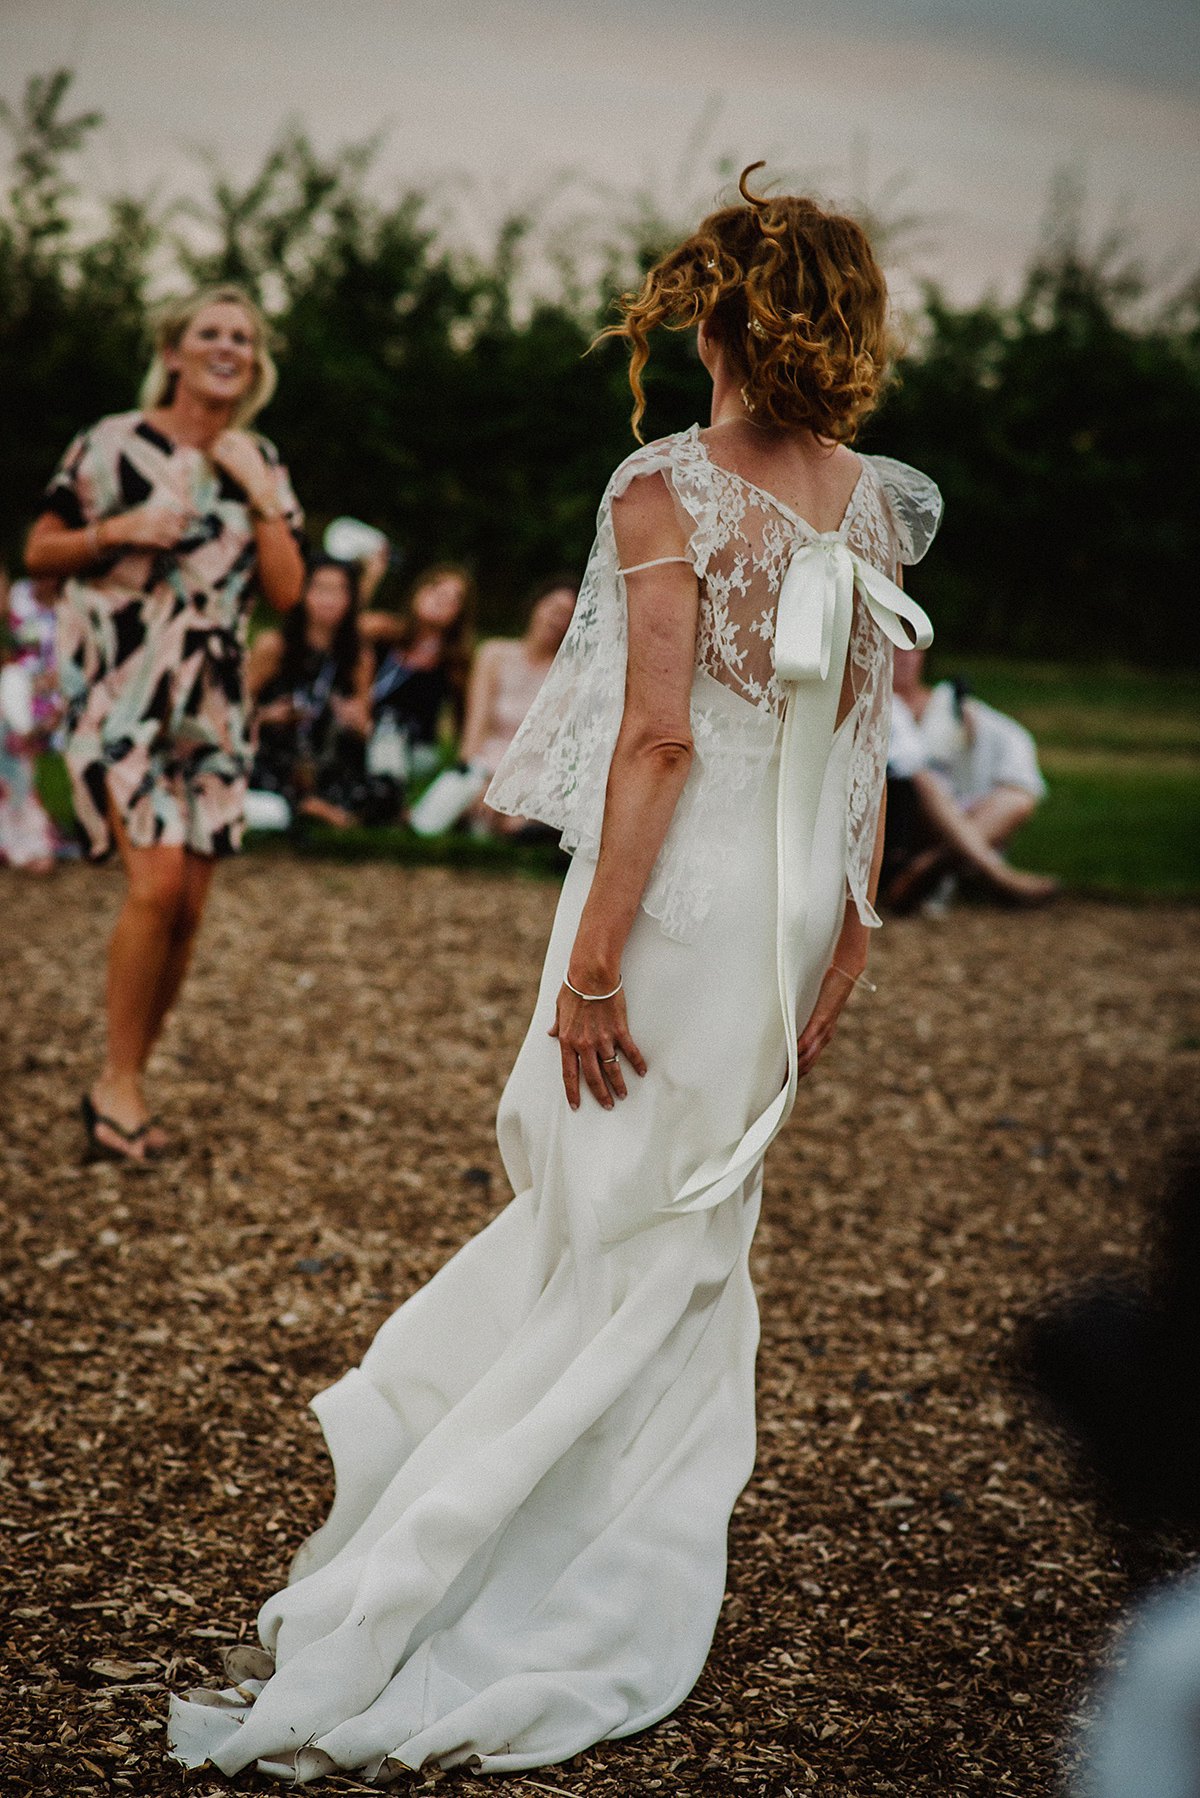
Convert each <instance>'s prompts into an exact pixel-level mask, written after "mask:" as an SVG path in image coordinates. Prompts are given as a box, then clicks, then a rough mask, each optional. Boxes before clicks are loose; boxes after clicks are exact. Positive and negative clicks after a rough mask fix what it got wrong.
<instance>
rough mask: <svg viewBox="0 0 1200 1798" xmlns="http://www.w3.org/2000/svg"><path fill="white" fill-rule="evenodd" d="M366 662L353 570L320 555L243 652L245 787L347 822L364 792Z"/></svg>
mask: <svg viewBox="0 0 1200 1798" xmlns="http://www.w3.org/2000/svg"><path fill="white" fill-rule="evenodd" d="M371 660H372V658H371V654H370V651H369V650H368V648H367V647H366V645H365V644H363V643H361V642H360V640H359V633H358V618H357V596H356V592H355V576H354V570H353V568H351V567H350V566H349V565H348V564H347V563H345V562H335V561H334V560H333V559H332V558H331V557H329V556H321V557H319V558H318V559H317V560H316V561H315V562H314V564H313V566H312V568H311V570H310V571H309V575H308V579H307V582H306V584H305V589H304V597H303V599H302V600H301V602H300V604H299V605H298V606H295V607H293V609H292V610H291V611H290V612H288V613H287V614H286V616H285V618H284V621H283V623H282V625H281V626H280V627H279V628H278V629H276V630H267V631H263V632H262V633H261V635H259V636H258V637H256V638H255V640H254V643H253V645H252V647H251V649H250V654H249V657H248V658H247V663H246V687H247V691H248V692H249V694H250V697H251V699H252V700H253V701H254V702H255V712H254V727H255V735H256V739H257V749H256V753H255V759H254V771H253V773H252V775H251V778H250V784H251V786H252V787H253V788H255V789H257V790H259V791H266V792H274V793H280V794H282V795H283V797H284V798H285V799H286V800H287V802H288V804H289V805H290V806H291V808H292V811H293V813H300V814H301V815H303V816H306V817H311V818H319V819H321V820H322V821H323V822H325V823H328V824H335V825H338V826H340V827H342V828H344V827H345V826H346V825H348V824H352V823H354V822H355V820H356V818H357V816H358V815H359V813H360V811H361V810H362V807H363V804H364V801H365V793H366V775H365V770H364V759H363V752H364V747H365V744H366V740H367V735H368V732H369V729H370V720H371V702H370V687H371Z"/></svg>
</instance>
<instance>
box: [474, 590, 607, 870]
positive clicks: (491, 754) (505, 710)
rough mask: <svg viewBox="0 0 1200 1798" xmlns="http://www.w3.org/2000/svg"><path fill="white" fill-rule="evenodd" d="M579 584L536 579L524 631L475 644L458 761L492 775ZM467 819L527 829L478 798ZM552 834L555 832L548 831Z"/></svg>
mask: <svg viewBox="0 0 1200 1798" xmlns="http://www.w3.org/2000/svg"><path fill="white" fill-rule="evenodd" d="M578 596H579V582H578V581H577V580H575V579H574V577H573V576H572V575H569V574H556V575H552V576H551V577H550V578H549V579H548V580H544V581H540V582H539V583H538V585H537V586H536V587H535V588H534V590H533V592H532V593H531V594H530V596H529V599H528V600H527V602H526V606H527V617H528V622H527V624H526V626H525V633H524V635H523V636H522V637H520V638H519V639H517V640H516V641H514V640H513V639H512V638H511V637H493V638H491V640H490V641H489V642H487V643H483V644H481V645H480V648H479V652H478V654H477V655H476V657H475V663H474V666H473V667H472V669H471V682H470V685H469V687H468V688H467V721H466V724H465V725H464V726H463V734H462V744H461V747H460V749H459V756H460V759H461V760H462V761H464V762H467V763H469V765H470V766H471V767H472V768H480V769H486V771H487V773H488V775H489V776H490V775H493V774H494V773H495V772H496V769H497V768H498V767H499V766H500V758H501V756H502V755H503V754H504V752H505V750H506V749H507V748H508V746H509V744H510V743H511V742H512V740H513V738H514V737H515V736H516V734H517V729H518V727H519V726H520V724H521V723H522V722H523V720H524V717H525V714H526V712H527V711H528V710H529V708H530V706H531V705H532V704H533V702H534V700H535V699H536V698H537V695H538V691H539V689H540V688H541V685H542V682H543V681H544V680H545V678H546V676H547V674H548V673H549V672H550V664H551V662H553V660H554V658H555V656H556V655H557V654H558V648H559V644H560V643H561V642H562V640H563V638H564V637H565V636H566V634H567V628H568V626H569V625H570V622H571V615H572V613H573V612H574V610H575V601H576V599H577V598H578ZM471 820H472V823H473V824H474V825H475V826H476V828H477V829H478V830H480V831H483V832H489V833H495V834H500V835H505V836H513V835H516V834H517V833H518V832H522V831H525V830H527V828H528V826H527V821H526V819H524V818H510V817H506V816H505V815H504V814H503V813H502V812H494V811H493V810H492V809H491V807H490V806H488V805H485V804H484V801H483V800H482V799H479V800H477V801H476V802H475V805H474V806H473V807H472V808H471ZM552 834H556V833H552Z"/></svg>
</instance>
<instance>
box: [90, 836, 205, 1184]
mask: <svg viewBox="0 0 1200 1798" xmlns="http://www.w3.org/2000/svg"><path fill="white" fill-rule="evenodd" d="M109 822H110V826H111V828H112V831H113V834H114V837H115V840H116V843H117V847H118V849H119V850H120V853H121V859H122V861H123V862H124V864H125V872H126V876H127V878H128V882H129V886H128V890H127V892H126V894H125V901H124V904H123V905H122V907H121V910H120V913H119V914H118V917H117V922H116V926H115V928H114V930H113V934H112V940H111V942H110V944H109V950H108V974H107V980H106V983H105V1010H106V1014H107V1020H108V1042H107V1051H106V1054H105V1060H104V1067H103V1069H102V1070H101V1073H100V1078H99V1079H98V1080H97V1082H96V1084H95V1086H94V1087H93V1088H92V1093H91V1097H92V1102H93V1104H94V1105H95V1107H96V1110H97V1111H99V1112H101V1113H103V1114H104V1115H105V1116H106V1117H110V1118H112V1119H113V1120H114V1122H115V1123H117V1124H120V1126H121V1127H122V1129H124V1130H139V1129H140V1128H141V1127H142V1125H143V1124H144V1123H145V1122H146V1120H147V1116H148V1113H147V1107H146V1100H145V1095H144V1093H143V1091H142V1074H143V1071H144V1069H145V1066H146V1062H147V1060H148V1058H149V1055H150V1050H151V1048H152V1047H153V1045H154V1042H155V1039H156V1038H157V1036H158V1033H159V1031H160V1030H161V1029H162V1025H163V1020H164V1018H165V1017H166V1015H167V1012H168V1011H169V1009H170V1007H171V1004H172V1003H173V1002H174V999H175V997H176V995H177V994H178V991H179V988H180V986H181V984H182V982H183V977H184V974H185V973H186V971H187V964H188V960H189V958H190V955H191V948H192V943H193V941H194V938H195V934H196V929H197V927H198V925H199V922H200V917H201V915H202V913H203V909H204V900H205V898H206V896H207V893H208V886H209V882H210V880H211V878H212V862H211V858H209V857H207V856H194V855H191V854H189V852H188V851H187V850H185V849H183V848H181V847H174V846H163V845H159V846H157V847H155V848H151V849H138V848H135V847H134V846H133V844H132V843H130V841H129V836H128V833H127V832H126V830H125V826H124V824H123V822H122V820H121V818H120V816H119V814H118V813H117V811H116V808H115V807H110V815H109ZM96 1134H97V1137H98V1138H99V1140H100V1141H101V1142H103V1143H104V1144H106V1145H107V1146H108V1147H109V1148H114V1149H118V1150H121V1151H122V1152H124V1153H127V1154H128V1153H132V1154H133V1156H134V1158H135V1159H139V1160H140V1159H141V1158H142V1156H143V1154H144V1151H145V1148H146V1143H145V1141H144V1140H142V1141H139V1142H138V1143H136V1144H134V1145H130V1144H129V1143H127V1142H124V1141H123V1140H122V1139H121V1138H120V1137H119V1136H118V1135H117V1133H116V1132H115V1131H113V1130H109V1129H107V1128H106V1127H105V1125H103V1124H100V1125H98V1126H97V1131H96Z"/></svg>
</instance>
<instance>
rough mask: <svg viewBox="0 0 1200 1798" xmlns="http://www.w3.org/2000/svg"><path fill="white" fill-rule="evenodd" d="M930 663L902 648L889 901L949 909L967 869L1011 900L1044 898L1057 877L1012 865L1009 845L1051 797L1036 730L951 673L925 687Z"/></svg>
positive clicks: (896, 681)
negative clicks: (965, 690)
mask: <svg viewBox="0 0 1200 1798" xmlns="http://www.w3.org/2000/svg"><path fill="white" fill-rule="evenodd" d="M924 663H925V652H924V650H921V649H897V650H896V653H895V661H894V667H893V674H892V695H893V698H892V738H891V746H890V748H889V750H888V806H887V825H886V832H885V847H884V860H883V875H882V882H881V894H882V900H883V903H884V904H885V905H886V906H887V907H888V908H889V909H890V910H892V911H898V912H903V911H911V910H912V909H913V908H914V907H916V906H917V905H919V904H920V903H921V902H922V901H926V900H930V901H932V903H933V904H934V905H935V906H936V907H937V908H938V909H941V908H942V907H943V906H944V905H945V904H946V903H948V901H949V899H950V897H951V896H952V894H953V891H954V885H955V880H956V876H957V874H958V873H959V872H960V871H964V872H970V873H971V874H974V875H977V876H979V877H981V878H982V879H983V880H984V881H985V882H986V884H987V885H988V887H989V888H990V889H991V890H992V891H993V892H994V893H996V894H997V895H998V896H1000V897H1002V898H1004V899H1007V900H1009V901H1010V902H1013V903H1016V904H1019V905H1041V904H1044V903H1045V902H1046V901H1047V900H1048V899H1052V898H1053V897H1054V895H1055V894H1056V893H1057V892H1058V890H1059V883H1058V881H1057V880H1055V879H1053V877H1052V876H1050V875H1047V874H1029V873H1026V872H1024V871H1023V870H1022V869H1020V868H1013V867H1010V865H1009V863H1008V862H1007V861H1006V860H1005V859H1004V854H1003V851H1004V848H1005V846H1006V844H1007V843H1008V841H1009V839H1010V838H1011V837H1012V836H1013V835H1014V833H1015V832H1016V831H1017V830H1018V829H1019V828H1020V826H1021V825H1022V824H1024V823H1025V821H1026V819H1027V818H1030V817H1032V815H1033V812H1034V810H1035V808H1036V807H1037V805H1038V803H1039V801H1040V800H1041V799H1043V798H1044V797H1045V793H1046V783H1045V781H1044V780H1043V779H1042V774H1041V770H1040V768H1039V767H1038V762H1037V748H1036V745H1035V744H1034V741H1033V738H1032V737H1031V736H1030V734H1029V732H1028V731H1027V730H1026V729H1025V727H1024V725H1022V724H1018V723H1017V721H1016V719H1015V718H1008V717H1006V716H1005V714H1004V713H1003V712H998V711H996V709H995V708H994V707H993V706H990V705H985V704H984V703H983V701H982V700H978V699H967V698H964V697H963V695H962V693H961V691H960V689H959V688H958V687H957V686H956V684H955V683H954V682H953V681H940V682H939V683H938V685H937V686H936V687H928V686H926V685H925V683H924V681H923V679H922V675H923V673H924Z"/></svg>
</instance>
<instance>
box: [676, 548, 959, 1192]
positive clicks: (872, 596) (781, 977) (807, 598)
mask: <svg viewBox="0 0 1200 1798" xmlns="http://www.w3.org/2000/svg"><path fill="white" fill-rule="evenodd" d="M856 587H857V588H858V589H859V591H860V592H861V594H862V596H863V601H864V603H865V605H866V607H867V610H868V611H869V612H870V614H871V617H872V618H873V619H874V620H875V623H876V624H877V625H878V626H879V628H880V630H882V631H883V633H884V635H885V636H887V637H888V638H890V639H891V641H892V642H893V643H896V644H898V645H899V646H900V647H901V648H904V649H912V648H915V649H927V648H928V647H929V645H930V643H932V641H933V626H932V625H931V624H930V622H929V619H928V618H927V617H926V615H925V613H924V612H923V611H922V610H921V608H920V606H919V605H917V604H916V602H915V601H914V600H911V599H910V598H909V597H908V595H907V594H906V593H905V592H904V590H903V589H902V588H900V587H898V586H897V585H896V583H895V581H890V580H889V579H888V578H887V576H886V575H885V574H880V572H879V570H878V569H877V568H872V567H871V565H870V563H869V562H864V561H863V559H862V558H861V556H857V555H855V553H854V551H853V550H852V549H850V548H849V547H848V546H847V545H846V544H845V543H844V542H843V541H842V539H841V538H840V537H837V536H834V535H832V534H830V535H828V536H823V537H817V538H815V539H813V540H811V541H809V542H808V543H805V544H804V545H802V546H801V548H800V549H798V550H797V551H796V553H795V555H794V556H793V557H792V560H791V562H790V563H789V564H788V569H787V572H786V574H785V575H784V578H783V585H782V587H781V588H780V594H779V607H778V611H777V614H776V620H775V669H776V674H777V676H778V678H779V679H780V680H782V681H784V682H786V683H787V684H788V687H789V692H788V702H787V711H786V713H785V715H784V722H783V741H782V743H781V745H780V757H779V801H778V807H777V811H776V843H777V858H778V882H779V898H778V909H777V914H776V915H777V941H776V972H777V977H778V981H779V1003H780V1008H781V1010H782V1013H783V1028H784V1037H785V1041H786V1044H787V1069H788V1071H787V1081H786V1083H785V1085H784V1087H783V1089H782V1091H781V1092H779V1093H778V1094H777V1095H776V1097H775V1098H774V1099H773V1100H772V1101H771V1103H770V1104H769V1105H768V1106H767V1108H766V1110H765V1111H763V1112H761V1113H760V1114H759V1116H758V1117H756V1118H755V1120H754V1122H753V1123H752V1124H751V1125H750V1128H749V1129H748V1130H747V1131H746V1133H745V1135H744V1136H743V1137H742V1139H741V1141H740V1142H739V1143H737V1144H735V1145H733V1146H732V1147H730V1148H728V1149H725V1150H722V1151H721V1152H720V1153H719V1154H717V1155H710V1156H709V1157H708V1159H707V1160H706V1161H705V1162H704V1163H703V1164H702V1165H701V1166H700V1167H698V1168H697V1169H696V1171H695V1172H694V1173H693V1174H692V1176H691V1178H690V1179H689V1180H688V1181H686V1183H685V1184H684V1185H683V1187H682V1188H681V1189H680V1191H679V1192H678V1193H677V1194H676V1195H675V1197H674V1198H673V1199H672V1200H671V1202H670V1204H668V1205H664V1206H663V1207H662V1209H661V1210H660V1211H659V1213H658V1216H660V1217H662V1216H670V1215H671V1214H672V1213H674V1212H679V1211H707V1210H710V1209H711V1208H712V1207H713V1206H714V1205H719V1204H721V1203H722V1201H723V1200H725V1199H727V1198H729V1197H730V1195H731V1194H732V1193H734V1192H736V1191H737V1189H738V1187H739V1186H741V1185H742V1183H743V1181H745V1180H746V1179H747V1178H748V1176H749V1175H750V1174H751V1173H752V1172H753V1170H754V1168H755V1167H756V1166H757V1164H758V1162H759V1160H760V1159H761V1158H762V1156H763V1155H764V1154H765V1152H766V1150H767V1148H768V1147H769V1146H770V1144H771V1142H772V1140H773V1139H774V1137H775V1136H777V1135H778V1133H779V1131H780V1130H782V1128H783V1126H784V1124H785V1123H786V1122H787V1120H788V1117H789V1115H790V1113H791V1109H792V1106H793V1104H794V1103H795V1099H796V1087H797V1084H798V1080H799V1075H798V1070H797V1065H796V1061H797V1031H796V1005H797V1003H798V1000H799V996H800V979H801V969H802V957H803V950H804V930H805V923H806V920H807V915H808V899H809V889H810V886H811V861H812V845H813V836H814V833H815V831H816V824H817V810H818V808H819V805H820V800H821V789H822V786H823V785H824V780H825V769H826V765H827V760H828V758H826V761H825V762H822V763H821V765H820V766H819V767H817V766H815V765H814V762H813V745H814V744H817V743H821V742H824V743H827V744H831V743H832V741H833V734H834V726H835V723H836V719H837V704H838V697H839V694H840V692H841V683H842V669H843V667H844V665H845V660H846V655H847V652H848V649H849V643H850V628H851V624H852V621H853V598H854V589H855V588H856ZM905 625H908V626H909V628H910V631H911V636H910V635H909V634H908V633H907V632H906V631H905V628H904V626H905ZM831 675H832V678H831ZM645 1221H646V1223H649V1222H651V1221H652V1220H651V1219H649V1218H647V1219H646V1220H645Z"/></svg>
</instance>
